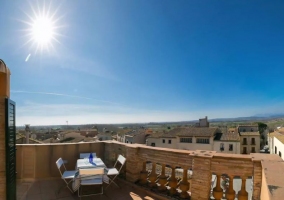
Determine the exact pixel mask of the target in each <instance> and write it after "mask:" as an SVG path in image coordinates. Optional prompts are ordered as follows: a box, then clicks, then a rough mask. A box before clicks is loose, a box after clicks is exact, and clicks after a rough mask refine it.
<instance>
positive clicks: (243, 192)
mask: <svg viewBox="0 0 284 200" xmlns="http://www.w3.org/2000/svg"><path fill="white" fill-rule="evenodd" d="M241 178H242V188H241V190H240V191H239V193H238V198H239V200H247V199H248V193H247V191H246V178H245V177H241Z"/></svg>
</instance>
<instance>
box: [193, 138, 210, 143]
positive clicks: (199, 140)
mask: <svg viewBox="0 0 284 200" xmlns="http://www.w3.org/2000/svg"><path fill="white" fill-rule="evenodd" d="M196 143H199V144H209V139H207V138H197V140H196Z"/></svg>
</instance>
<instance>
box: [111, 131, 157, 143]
mask: <svg viewBox="0 0 284 200" xmlns="http://www.w3.org/2000/svg"><path fill="white" fill-rule="evenodd" d="M151 133H152V130H145V129H144V128H140V129H137V130H131V129H122V130H120V131H118V133H117V135H116V136H115V137H113V138H115V139H116V140H117V141H119V142H123V143H129V144H134V143H136V144H145V143H146V137H147V136H148V135H149V134H151Z"/></svg>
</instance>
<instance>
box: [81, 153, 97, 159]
mask: <svg viewBox="0 0 284 200" xmlns="http://www.w3.org/2000/svg"><path fill="white" fill-rule="evenodd" d="M92 155H93V158H96V153H92ZM89 156H90V153H80V159H82V158H89Z"/></svg>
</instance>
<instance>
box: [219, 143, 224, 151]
mask: <svg viewBox="0 0 284 200" xmlns="http://www.w3.org/2000/svg"><path fill="white" fill-rule="evenodd" d="M220 151H224V144H223V143H221V144H220Z"/></svg>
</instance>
